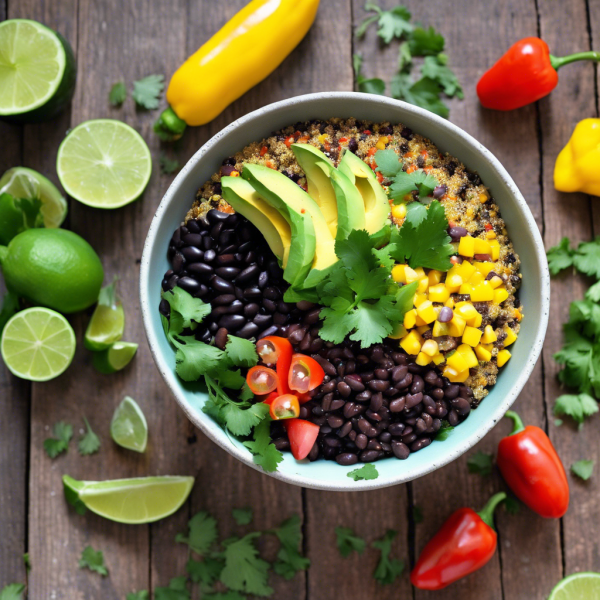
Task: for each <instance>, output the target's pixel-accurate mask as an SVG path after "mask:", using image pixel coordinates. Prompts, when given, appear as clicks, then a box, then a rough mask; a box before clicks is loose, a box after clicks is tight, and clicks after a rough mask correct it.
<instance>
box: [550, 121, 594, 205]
mask: <svg viewBox="0 0 600 600" xmlns="http://www.w3.org/2000/svg"><path fill="white" fill-rule="evenodd" d="M599 165H600V119H584V120H583V121H580V122H579V123H578V124H577V126H576V127H575V130H574V131H573V135H572V136H571V139H570V140H569V141H568V143H567V145H566V146H565V147H564V148H563V149H562V150H561V152H560V154H559V155H558V158H557V159H556V165H555V167H554V187H555V188H556V189H557V190H558V191H559V192H584V193H586V194H591V195H592V196H600V169H599V168H598V166H599Z"/></svg>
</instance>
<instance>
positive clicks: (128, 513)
mask: <svg viewBox="0 0 600 600" xmlns="http://www.w3.org/2000/svg"><path fill="white" fill-rule="evenodd" d="M63 485H64V488H65V496H66V498H67V500H68V501H69V502H70V503H71V504H73V505H74V506H75V508H77V512H81V510H80V509H81V508H82V506H81V505H82V504H83V506H85V507H86V508H89V509H90V510H91V511H92V512H94V513H96V514H97V515H100V516H101V517H104V518H106V519H110V520H111V521H117V523H127V524H130V525H135V524H139V523H152V522H153V521H158V520H160V519H164V518H165V517H168V516H169V515H172V514H173V513H174V512H175V511H176V510H178V509H179V508H180V507H181V505H182V504H183V503H184V502H185V501H186V499H187V497H188V496H189V495H190V492H191V491H192V487H193V485H194V478H193V477H140V478H135V479H114V480H112V481H77V480H75V479H73V478H72V477H69V476H68V475H63Z"/></svg>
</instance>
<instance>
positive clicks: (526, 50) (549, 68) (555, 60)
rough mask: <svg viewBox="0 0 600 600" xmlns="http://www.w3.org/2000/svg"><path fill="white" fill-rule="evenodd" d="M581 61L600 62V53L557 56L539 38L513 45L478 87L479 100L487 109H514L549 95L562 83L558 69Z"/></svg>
mask: <svg viewBox="0 0 600 600" xmlns="http://www.w3.org/2000/svg"><path fill="white" fill-rule="evenodd" d="M577 60H594V61H600V52H580V53H577V54H571V55H569V56H564V57H557V56H552V55H551V54H550V49H549V48H548V44H546V42H544V40H541V39H540V38H537V37H528V38H524V39H522V40H520V41H518V42H517V43H515V44H513V45H512V46H511V47H510V48H509V49H508V51H507V52H506V54H504V56H502V57H501V58H500V60H498V62H497V63H496V64H495V65H494V66H493V67H492V68H491V69H490V70H489V71H486V72H485V73H484V74H483V76H482V77H481V79H480V80H479V83H478V84H477V95H478V96H479V101H480V102H481V104H483V106H485V107H486V108H493V109H495V110H513V109H515V108H520V107H521V106H525V105H527V104H531V103H532V102H535V101H536V100H539V99H540V98H543V97H544V96H547V95H548V94H549V93H550V92H551V91H552V90H553V89H554V88H555V87H556V84H557V83H558V73H557V72H556V71H557V69H559V68H560V67H562V66H563V65H566V64H569V63H572V62H575V61H577Z"/></svg>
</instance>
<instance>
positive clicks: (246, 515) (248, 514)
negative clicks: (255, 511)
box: [231, 506, 252, 525]
mask: <svg viewBox="0 0 600 600" xmlns="http://www.w3.org/2000/svg"><path fill="white" fill-rule="evenodd" d="M231 512H232V514H233V520H234V521H235V522H236V523H237V524H238V525H248V524H249V523H252V509H251V508H250V507H249V506H246V507H245V508H234V509H233V510H232V511H231Z"/></svg>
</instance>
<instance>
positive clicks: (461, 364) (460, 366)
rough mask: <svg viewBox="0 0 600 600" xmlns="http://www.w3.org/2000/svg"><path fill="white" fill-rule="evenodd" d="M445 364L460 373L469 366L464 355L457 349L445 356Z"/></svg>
mask: <svg viewBox="0 0 600 600" xmlns="http://www.w3.org/2000/svg"><path fill="white" fill-rule="evenodd" d="M446 364H447V365H448V366H449V367H451V368H452V369H454V370H455V371H456V372H457V373H461V372H462V371H465V370H466V369H468V368H469V365H468V364H467V361H466V360H465V357H464V356H463V355H462V353H461V352H458V350H457V351H456V352H455V353H454V354H452V356H447V357H446Z"/></svg>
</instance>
